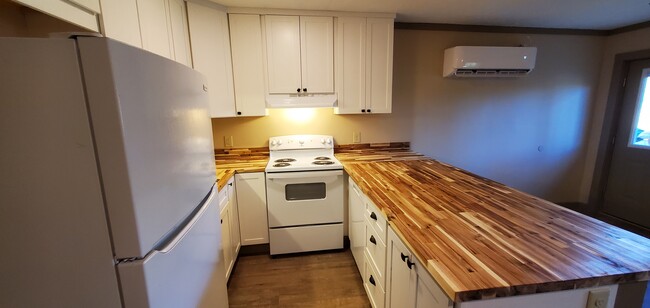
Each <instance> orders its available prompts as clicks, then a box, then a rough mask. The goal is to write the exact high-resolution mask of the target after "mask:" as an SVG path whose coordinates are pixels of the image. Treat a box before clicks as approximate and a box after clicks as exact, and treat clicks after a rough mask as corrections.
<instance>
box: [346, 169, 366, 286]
mask: <svg viewBox="0 0 650 308" xmlns="http://www.w3.org/2000/svg"><path fill="white" fill-rule="evenodd" d="M348 200H349V201H348V206H349V212H350V214H349V219H350V223H349V237H350V250H351V251H352V256H353V257H354V261H355V262H356V264H357V268H358V269H359V272H360V273H363V268H364V264H363V262H364V256H363V251H364V249H365V247H366V222H365V219H364V216H363V214H364V213H365V211H366V207H365V203H364V202H363V195H362V194H361V191H360V190H359V187H358V186H357V184H356V183H355V182H354V181H352V179H350V181H349V184H348Z"/></svg>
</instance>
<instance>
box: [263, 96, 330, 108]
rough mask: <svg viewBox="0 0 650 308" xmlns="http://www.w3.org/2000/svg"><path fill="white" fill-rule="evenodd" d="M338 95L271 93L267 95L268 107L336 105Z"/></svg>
mask: <svg viewBox="0 0 650 308" xmlns="http://www.w3.org/2000/svg"><path fill="white" fill-rule="evenodd" d="M337 100H338V96H337V95H336V93H329V94H305V93H300V94H270V95H267V96H266V107H267V108H309V107H336V103H337Z"/></svg>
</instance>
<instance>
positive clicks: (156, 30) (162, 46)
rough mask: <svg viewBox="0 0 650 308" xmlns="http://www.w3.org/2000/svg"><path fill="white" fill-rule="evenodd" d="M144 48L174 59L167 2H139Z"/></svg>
mask: <svg viewBox="0 0 650 308" xmlns="http://www.w3.org/2000/svg"><path fill="white" fill-rule="evenodd" d="M137 3H138V16H139V18H140V33H141V35H142V48H144V49H146V50H148V51H151V52H153V53H155V54H158V55H161V56H163V57H165V58H169V59H173V54H172V50H171V40H170V32H171V25H170V23H169V18H168V17H167V16H168V15H167V11H168V7H167V0H138V2H137Z"/></svg>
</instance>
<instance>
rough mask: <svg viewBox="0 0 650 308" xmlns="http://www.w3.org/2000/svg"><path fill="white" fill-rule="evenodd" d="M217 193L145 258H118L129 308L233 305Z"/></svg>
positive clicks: (214, 189)
mask: <svg viewBox="0 0 650 308" xmlns="http://www.w3.org/2000/svg"><path fill="white" fill-rule="evenodd" d="M216 195H217V188H216V187H214V188H213V191H212V194H211V195H210V197H209V198H208V200H207V201H206V202H205V203H204V204H203V205H202V206H201V207H200V208H198V209H197V211H195V213H193V214H194V215H193V216H190V218H188V219H187V220H186V224H185V226H184V228H182V230H181V231H180V232H179V233H178V234H177V235H175V236H173V237H171V238H170V240H169V241H166V243H164V245H162V247H158V248H156V249H155V250H154V251H152V253H151V254H150V255H148V256H147V257H146V258H145V259H143V260H138V261H134V262H127V263H121V264H118V266H117V268H118V273H119V276H120V287H121V289H122V296H123V299H124V306H125V307H126V308H128V307H152V308H156V307H215V308H221V307H223V308H225V307H228V294H227V291H226V280H225V276H226V274H225V268H224V260H223V251H222V246H221V245H222V243H221V228H220V225H219V204H218V198H216Z"/></svg>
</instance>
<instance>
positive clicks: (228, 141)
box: [223, 136, 234, 148]
mask: <svg viewBox="0 0 650 308" xmlns="http://www.w3.org/2000/svg"><path fill="white" fill-rule="evenodd" d="M223 143H224V146H225V147H227V148H232V147H233V144H234V143H233V141H232V136H223Z"/></svg>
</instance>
